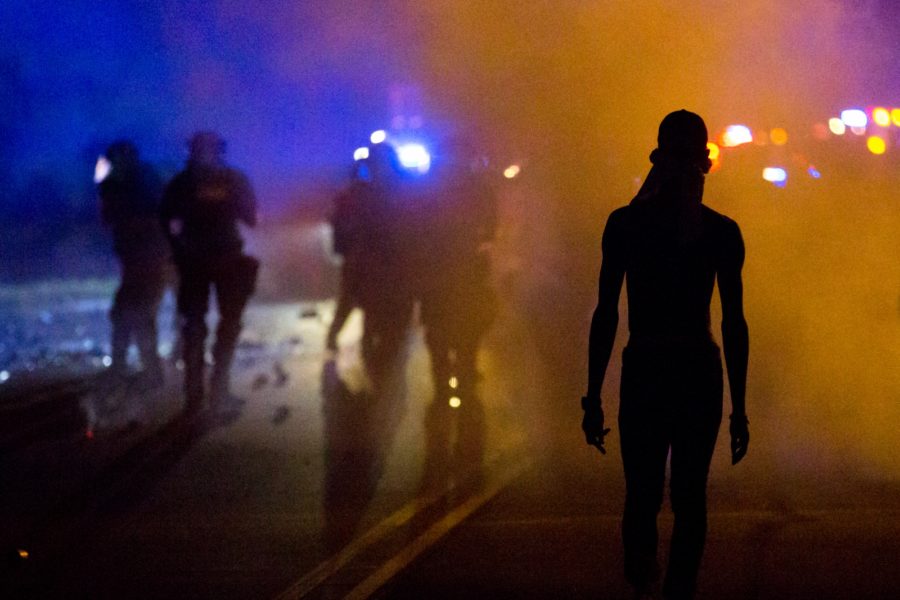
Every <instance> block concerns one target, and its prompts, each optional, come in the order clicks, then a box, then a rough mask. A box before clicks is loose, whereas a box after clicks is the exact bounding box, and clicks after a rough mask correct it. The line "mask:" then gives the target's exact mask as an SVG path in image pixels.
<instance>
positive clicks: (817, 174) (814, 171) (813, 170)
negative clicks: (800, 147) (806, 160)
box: [806, 167, 822, 179]
mask: <svg viewBox="0 0 900 600" xmlns="http://www.w3.org/2000/svg"><path fill="white" fill-rule="evenodd" d="M806 172H807V173H809V176H810V177H812V178H813V179H819V178H820V177H821V176H822V174H821V173H820V172H819V170H818V169H817V168H815V167H810V168H808V169H807V170H806Z"/></svg>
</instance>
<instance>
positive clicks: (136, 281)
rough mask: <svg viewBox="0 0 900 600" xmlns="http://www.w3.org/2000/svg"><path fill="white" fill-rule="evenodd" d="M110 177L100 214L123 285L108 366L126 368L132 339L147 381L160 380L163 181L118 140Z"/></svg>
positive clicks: (110, 152)
mask: <svg viewBox="0 0 900 600" xmlns="http://www.w3.org/2000/svg"><path fill="white" fill-rule="evenodd" d="M106 158H107V159H108V160H109V161H110V163H111V170H110V172H109V175H107V177H106V178H105V179H103V181H101V182H100V183H99V184H98V186H97V190H98V193H99V196H100V204H101V215H102V218H103V221H104V223H106V224H107V225H108V226H109V227H110V228H111V229H112V234H113V244H114V248H115V252H116V256H117V257H118V259H119V265H120V269H121V275H122V278H121V282H120V284H119V288H118V290H117V291H116V295H115V298H114V300H113V306H112V310H111V311H110V321H111V323H112V344H111V346H112V367H113V369H115V371H116V372H123V371H124V370H125V369H126V358H127V354H128V347H129V345H130V344H131V342H132V341H133V342H134V343H135V344H136V346H137V348H138V352H139V354H140V358H141V365H142V366H143V368H144V371H145V373H146V375H147V376H148V379H151V380H155V381H159V380H160V378H161V377H162V368H161V366H160V361H159V355H158V354H157V331H156V313H157V310H158V308H159V304H160V301H161V300H162V296H163V292H164V291H165V286H166V267H167V264H168V260H169V247H168V244H167V242H166V238H165V236H164V233H163V230H162V228H161V227H160V224H159V202H160V196H161V193H162V181H161V180H160V179H159V177H158V176H157V174H156V173H155V171H154V170H153V169H152V167H150V165H148V164H146V163H143V162H141V161H140V160H139V158H138V151H137V149H136V148H135V147H134V145H133V144H132V143H131V142H116V143H115V144H112V145H111V146H110V147H109V148H108V149H107V152H106Z"/></svg>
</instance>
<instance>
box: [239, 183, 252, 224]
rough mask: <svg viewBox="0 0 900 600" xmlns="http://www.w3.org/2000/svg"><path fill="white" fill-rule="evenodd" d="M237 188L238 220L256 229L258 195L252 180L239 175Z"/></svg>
mask: <svg viewBox="0 0 900 600" xmlns="http://www.w3.org/2000/svg"><path fill="white" fill-rule="evenodd" d="M237 186H238V193H237V201H238V206H237V210H238V219H240V220H241V221H243V222H244V223H246V224H247V225H249V226H250V227H256V194H254V193H253V187H252V186H251V185H250V180H248V179H247V178H246V177H245V176H244V175H238V181H237Z"/></svg>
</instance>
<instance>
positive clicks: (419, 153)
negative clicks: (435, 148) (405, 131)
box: [397, 143, 431, 173]
mask: <svg viewBox="0 0 900 600" xmlns="http://www.w3.org/2000/svg"><path fill="white" fill-rule="evenodd" d="M397 158H398V159H399V160H400V164H401V165H402V166H403V168H404V169H408V170H410V171H416V172H418V173H427V172H428V169H430V168H431V155H430V154H429V153H428V150H426V149H425V146H423V145H422V144H415V143H409V144H401V145H400V146H397Z"/></svg>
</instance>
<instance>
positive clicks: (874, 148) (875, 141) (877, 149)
mask: <svg viewBox="0 0 900 600" xmlns="http://www.w3.org/2000/svg"><path fill="white" fill-rule="evenodd" d="M866 146H867V147H868V148H869V152H871V153H872V154H884V152H885V150H887V144H886V143H885V141H884V139H883V138H880V137H878V136H877V135H873V136H872V137H870V138H869V139H867V140H866Z"/></svg>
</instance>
